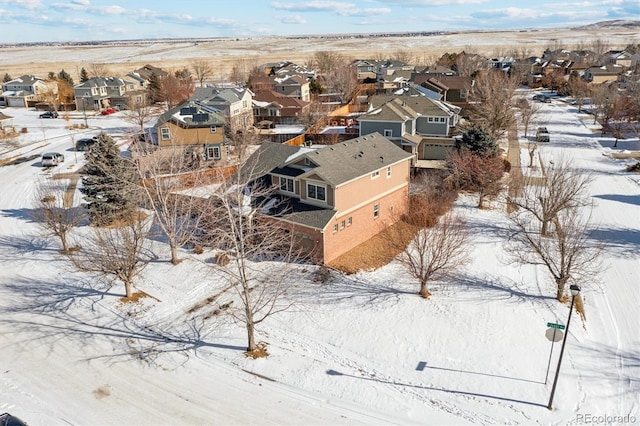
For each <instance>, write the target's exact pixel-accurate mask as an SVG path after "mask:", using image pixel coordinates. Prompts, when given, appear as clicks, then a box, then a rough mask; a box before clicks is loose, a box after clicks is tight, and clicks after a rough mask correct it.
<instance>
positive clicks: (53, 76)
mask: <svg viewBox="0 0 640 426" xmlns="http://www.w3.org/2000/svg"><path fill="white" fill-rule="evenodd" d="M47 78H48V79H49V80H55V79H56V73H55V72H53V71H49V74H48V75H47Z"/></svg>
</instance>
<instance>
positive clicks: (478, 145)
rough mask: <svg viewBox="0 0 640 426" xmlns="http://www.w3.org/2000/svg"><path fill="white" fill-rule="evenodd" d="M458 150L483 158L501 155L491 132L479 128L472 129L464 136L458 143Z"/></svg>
mask: <svg viewBox="0 0 640 426" xmlns="http://www.w3.org/2000/svg"><path fill="white" fill-rule="evenodd" d="M456 148H458V150H467V151H469V152H471V153H472V154H476V155H479V156H481V157H494V156H496V155H498V153H499V147H498V144H497V143H496V141H495V140H494V139H493V138H492V137H491V135H490V134H489V132H487V131H486V130H484V129H482V128H479V127H472V128H470V129H469V130H467V131H466V132H464V133H463V134H462V139H459V140H458V141H457V142H456Z"/></svg>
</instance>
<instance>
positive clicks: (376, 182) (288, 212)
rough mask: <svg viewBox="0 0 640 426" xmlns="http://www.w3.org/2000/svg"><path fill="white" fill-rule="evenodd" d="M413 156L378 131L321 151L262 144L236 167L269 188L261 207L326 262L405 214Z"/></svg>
mask: <svg viewBox="0 0 640 426" xmlns="http://www.w3.org/2000/svg"><path fill="white" fill-rule="evenodd" d="M411 158H412V156H411V154H409V153H407V152H405V151H403V150H402V149H400V148H398V147H397V146H396V145H395V144H393V143H392V142H391V141H389V140H388V139H387V138H385V137H383V136H382V135H380V134H379V133H376V134H370V135H366V136H362V137H359V138H356V139H351V140H348V141H345V142H340V143H338V144H335V145H327V146H322V147H320V148H318V149H313V148H305V147H298V146H290V145H282V144H275V143H271V142H264V143H263V144H262V145H260V147H259V148H258V150H257V151H256V152H255V153H254V154H253V155H252V156H251V157H250V158H249V159H248V160H247V162H246V163H245V164H244V165H243V167H242V168H241V170H240V173H247V177H248V178H249V179H250V180H251V181H253V182H260V183H262V184H264V185H266V186H267V187H274V188H275V190H276V193H275V194H274V196H273V198H272V199H270V200H269V201H268V202H266V204H265V206H264V208H263V211H265V212H266V213H267V214H268V215H270V216H271V218H273V219H274V220H278V221H282V222H285V223H287V224H290V225H291V226H292V228H293V232H295V233H296V234H297V237H298V241H299V243H300V245H301V246H302V247H303V248H304V249H305V250H306V251H307V252H308V253H310V254H311V255H312V256H313V258H314V260H315V261H317V262H320V263H330V262H331V261H332V260H334V259H336V258H337V257H338V256H340V255H341V254H344V253H345V252H347V251H348V250H350V249H352V248H354V247H356V246H357V245H359V244H361V243H363V242H365V241H367V240H369V239H370V238H371V237H373V236H374V235H376V234H378V233H379V232H381V231H382V230H384V229H385V228H386V227H388V226H390V225H392V224H393V223H395V222H396V221H397V220H399V218H400V217H401V216H402V214H403V213H405V212H406V210H407V205H408V194H409V174H410V163H411Z"/></svg>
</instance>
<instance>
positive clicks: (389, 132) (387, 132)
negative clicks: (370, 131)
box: [384, 129, 393, 138]
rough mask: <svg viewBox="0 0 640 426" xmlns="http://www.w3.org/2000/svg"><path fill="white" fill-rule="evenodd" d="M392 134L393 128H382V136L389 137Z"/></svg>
mask: <svg viewBox="0 0 640 426" xmlns="http://www.w3.org/2000/svg"><path fill="white" fill-rule="evenodd" d="M392 136H393V130H392V129H384V137H385V138H390V137H392Z"/></svg>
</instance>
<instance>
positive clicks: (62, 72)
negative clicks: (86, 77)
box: [58, 69, 73, 86]
mask: <svg viewBox="0 0 640 426" xmlns="http://www.w3.org/2000/svg"><path fill="white" fill-rule="evenodd" d="M58 79H60V80H64V81H66V82H67V83H69V85H71V86H73V78H71V76H70V75H69V73H68V72H66V71H65V70H64V69H63V70H60V72H59V73H58Z"/></svg>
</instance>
